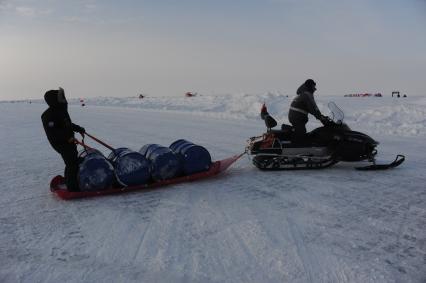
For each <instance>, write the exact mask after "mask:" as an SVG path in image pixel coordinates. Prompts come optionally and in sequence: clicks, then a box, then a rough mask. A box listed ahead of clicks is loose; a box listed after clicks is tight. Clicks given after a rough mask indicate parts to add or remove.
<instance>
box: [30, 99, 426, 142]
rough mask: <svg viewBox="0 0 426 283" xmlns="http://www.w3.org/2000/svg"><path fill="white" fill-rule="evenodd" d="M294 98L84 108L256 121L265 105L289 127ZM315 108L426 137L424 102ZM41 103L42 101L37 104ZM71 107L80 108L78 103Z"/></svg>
mask: <svg viewBox="0 0 426 283" xmlns="http://www.w3.org/2000/svg"><path fill="white" fill-rule="evenodd" d="M292 99H293V96H285V95H281V94H276V93H266V94H227V95H215V96H207V95H198V96H195V97H184V96H182V97H145V98H143V99H139V98H137V97H123V98H119V97H96V98H87V99H85V100H84V103H85V104H86V106H88V107H91V106H109V107H129V108H140V109H144V110H153V111H168V112H185V113H191V114H193V115H197V116H206V117H213V118H220V119H238V120H241V119H244V120H247V119H249V120H259V112H260V108H261V106H262V104H263V103H264V102H265V103H266V105H267V107H268V111H269V113H270V114H271V115H272V116H274V117H275V118H276V119H277V120H278V121H279V122H281V123H288V119H287V115H288V108H289V105H290V103H291V100H292ZM316 100H317V103H318V107H319V108H320V110H321V111H322V112H323V114H325V115H329V114H330V113H329V110H328V108H327V104H328V102H330V101H334V102H335V103H336V104H337V105H338V106H339V107H340V108H341V109H342V110H343V112H344V113H345V122H346V123H347V124H348V125H349V126H351V127H352V128H353V129H357V130H366V131H368V132H369V133H371V134H374V133H375V134H388V135H399V136H424V135H426V98H425V97H423V96H416V97H408V98H391V97H343V96H330V95H322V94H318V95H316ZM36 102H43V101H41V100H40V101H36ZM70 104H72V105H79V104H80V101H79V100H78V99H71V100H70ZM318 125H319V123H318V121H316V120H315V119H314V118H311V122H310V123H309V124H308V128H309V129H312V128H314V127H316V126H318Z"/></svg>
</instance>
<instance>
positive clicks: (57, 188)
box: [50, 153, 244, 200]
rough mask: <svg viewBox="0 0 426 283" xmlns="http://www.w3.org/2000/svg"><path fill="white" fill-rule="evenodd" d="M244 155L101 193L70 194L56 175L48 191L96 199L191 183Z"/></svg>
mask: <svg viewBox="0 0 426 283" xmlns="http://www.w3.org/2000/svg"><path fill="white" fill-rule="evenodd" d="M242 155H244V153H242V154H239V155H234V156H232V157H229V158H226V159H223V160H219V161H216V162H213V163H212V165H211V167H210V169H209V170H208V171H205V172H201V173H196V174H192V175H188V176H182V177H178V178H174V179H169V180H163V181H158V182H153V183H148V184H144V185H139V186H132V187H121V188H112V189H106V190H102V191H81V192H70V191H68V190H67V189H66V187H65V184H64V177H62V176H60V175H58V176H56V177H54V178H53V179H52V181H51V182H50V190H51V191H52V193H54V194H55V195H57V196H58V197H59V198H61V199H65V200H68V199H77V198H86V197H96V196H103V195H111V194H119V193H125V192H134V191H139V190H147V189H153V188H157V187H162V186H167V185H172V184H179V183H184V182H192V181H196V180H201V179H205V178H209V177H213V176H216V175H218V174H220V173H221V172H224V171H225V170H226V169H228V168H229V167H230V166H231V165H232V164H233V163H234V162H235V161H237V160H238V159H239V158H240V157H241V156H242Z"/></svg>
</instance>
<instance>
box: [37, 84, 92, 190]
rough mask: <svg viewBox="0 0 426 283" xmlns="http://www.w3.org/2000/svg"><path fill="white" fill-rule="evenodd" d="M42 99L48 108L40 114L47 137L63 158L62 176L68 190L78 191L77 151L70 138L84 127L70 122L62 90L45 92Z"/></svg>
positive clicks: (82, 131) (82, 130)
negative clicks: (63, 169)
mask: <svg viewBox="0 0 426 283" xmlns="http://www.w3.org/2000/svg"><path fill="white" fill-rule="evenodd" d="M61 91H62V92H61ZM44 100H46V103H47V104H48V105H49V108H48V109H47V110H46V111H44V113H43V114H42V115H41V120H42V122H43V128H44V130H45V132H46V136H47V139H48V140H49V142H50V144H51V145H52V147H53V148H54V149H55V150H56V151H57V152H58V153H59V154H60V155H61V157H62V159H63V160H64V163H65V171H64V177H65V184H66V185H67V188H68V190H69V191H78V190H79V188H78V184H77V174H78V152H77V146H76V145H75V144H74V142H73V140H72V139H73V138H74V132H80V133H84V128H82V127H80V126H78V125H76V124H73V123H72V122H71V118H70V115H69V114H68V104H67V101H66V99H65V96H64V94H63V90H60V91H58V90H50V91H48V92H46V94H45V95H44Z"/></svg>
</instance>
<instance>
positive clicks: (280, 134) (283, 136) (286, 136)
mask: <svg viewBox="0 0 426 283" xmlns="http://www.w3.org/2000/svg"><path fill="white" fill-rule="evenodd" d="M269 133H271V134H274V136H275V137H276V138H277V139H279V140H280V141H291V136H292V135H291V132H288V131H283V130H269Z"/></svg>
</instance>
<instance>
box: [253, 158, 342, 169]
mask: <svg viewBox="0 0 426 283" xmlns="http://www.w3.org/2000/svg"><path fill="white" fill-rule="evenodd" d="M305 159H306V160H305ZM338 162H339V161H338V160H335V159H333V158H327V159H322V160H318V161H316V160H313V158H311V157H300V158H294V157H293V158H291V159H289V158H288V157H284V156H255V157H254V158H253V164H254V166H256V167H257V168H259V169H260V170H263V171H284V170H314V169H323V168H327V167H330V166H333V165H334V164H336V163H338Z"/></svg>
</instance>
